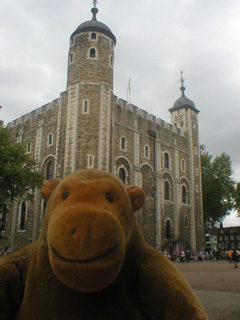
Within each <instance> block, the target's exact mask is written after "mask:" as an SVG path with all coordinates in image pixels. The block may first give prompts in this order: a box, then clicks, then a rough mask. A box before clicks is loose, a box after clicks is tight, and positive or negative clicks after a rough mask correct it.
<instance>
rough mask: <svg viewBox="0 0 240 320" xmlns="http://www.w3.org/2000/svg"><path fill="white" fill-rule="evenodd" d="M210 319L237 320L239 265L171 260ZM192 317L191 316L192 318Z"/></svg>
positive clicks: (239, 301)
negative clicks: (236, 266) (235, 266)
mask: <svg viewBox="0 0 240 320" xmlns="http://www.w3.org/2000/svg"><path fill="white" fill-rule="evenodd" d="M174 264H175V266H176V267H177V268H178V269H179V270H180V271H181V273H182V274H183V276H184V278H185V279H186V280H187V281H188V283H189V284H190V285H191V287H192V288H193V290H194V291H195V293H196V295H197V296H198V298H199V300H200V301H201V302H202V304H203V306H204V308H205V309H206V311H207V313H208V316H209V319H210V320H240V268H239V266H238V268H237V269H235V268H234V264H233V263H229V262H227V261H218V262H212V261H203V262H193V261H192V262H190V263H175V262H174ZM193 320H194V319H193Z"/></svg>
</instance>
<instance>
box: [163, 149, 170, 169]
mask: <svg viewBox="0 0 240 320" xmlns="http://www.w3.org/2000/svg"><path fill="white" fill-rule="evenodd" d="M164 167H165V168H167V169H169V167H170V165H169V154H168V153H167V152H165V153H164Z"/></svg>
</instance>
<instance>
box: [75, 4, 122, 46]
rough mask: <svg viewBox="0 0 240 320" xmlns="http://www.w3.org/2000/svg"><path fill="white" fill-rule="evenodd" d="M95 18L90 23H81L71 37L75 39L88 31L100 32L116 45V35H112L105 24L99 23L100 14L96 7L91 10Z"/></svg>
mask: <svg viewBox="0 0 240 320" xmlns="http://www.w3.org/2000/svg"><path fill="white" fill-rule="evenodd" d="M91 12H92V14H93V17H92V20H89V21H85V22H83V23H81V24H80V25H79V26H78V27H77V29H76V30H75V31H74V32H73V34H72V35H71V37H73V36H74V35H76V34H79V33H82V32H86V31H93V32H94V31H95V32H100V33H103V34H105V35H107V36H109V37H110V38H111V39H112V40H113V41H114V43H115V44H116V42H117V40H116V37H115V36H114V34H113V33H112V31H111V29H110V28H109V27H108V26H107V25H106V24H104V23H102V22H100V21H97V17H96V15H97V13H98V9H97V8H96V7H94V8H92V10H91Z"/></svg>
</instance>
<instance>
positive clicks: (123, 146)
mask: <svg viewBox="0 0 240 320" xmlns="http://www.w3.org/2000/svg"><path fill="white" fill-rule="evenodd" d="M120 150H122V151H127V141H126V139H125V138H124V137H121V138H120ZM144 157H145V158H147V159H149V158H150V148H149V146H148V145H145V146H144ZM181 166H182V167H181V168H182V171H183V172H185V171H186V165H185V160H184V159H182V161H181ZM164 168H166V169H170V156H169V153H168V152H165V153H164ZM196 169H197V168H196ZM195 171H196V172H195V173H196V175H198V170H195Z"/></svg>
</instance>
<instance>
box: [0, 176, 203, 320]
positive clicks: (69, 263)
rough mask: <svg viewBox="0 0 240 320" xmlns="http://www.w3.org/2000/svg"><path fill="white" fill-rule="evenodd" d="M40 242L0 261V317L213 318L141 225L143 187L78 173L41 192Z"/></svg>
mask: <svg viewBox="0 0 240 320" xmlns="http://www.w3.org/2000/svg"><path fill="white" fill-rule="evenodd" d="M41 192H42V195H43V197H44V198H45V199H48V204H47V208H46V211H45V217H44V223H43V226H42V232H41V235H40V237H39V240H38V241H37V242H36V243H34V244H32V245H29V246H28V247H26V248H24V249H22V250H20V251H18V252H16V253H14V254H11V255H9V256H7V257H4V258H2V259H0V319H1V320H4V319H14V320H35V319H39V320H40V319H41V320H55V319H56V320H66V319H69V320H72V319H78V320H95V319H96V320H108V319H109V320H120V319H121V320H138V319H139V320H143V319H145V320H163V319H164V320H191V319H192V320H206V319H208V317H207V315H206V313H205V311H204V309H203V307H202V305H201V304H200V302H199V300H198V299H197V297H196V296H195V294H194V293H193V291H192V289H191V288H190V287H189V285H188V284H187V283H186V282H185V280H184V279H183V277H182V276H181V274H180V273H179V272H178V271H177V269H176V268H175V267H174V266H173V264H172V263H171V262H169V261H168V260H167V259H166V258H165V257H163V256H162V255H161V254H160V253H159V252H158V251H157V250H155V249H153V248H151V247H149V246H148V245H147V243H146V242H145V240H144V239H143V236H142V234H141V231H140V228H139V226H138V224H137V222H136V221H135V218H134V211H136V210H138V209H140V208H141V207H142V205H143V204H144V193H143V191H142V190H141V189H140V188H138V187H126V186H125V185H124V184H123V183H122V182H121V181H120V180H119V179H118V178H116V177H115V176H114V175H112V174H110V173H106V172H103V171H98V170H78V171H76V172H74V173H72V174H70V175H69V176H67V177H66V178H65V179H63V180H60V179H51V180H48V181H46V182H45V183H44V184H43V186H42V188H41Z"/></svg>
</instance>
